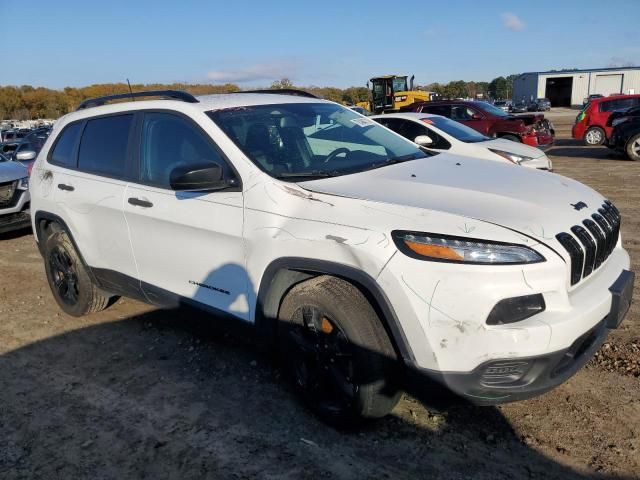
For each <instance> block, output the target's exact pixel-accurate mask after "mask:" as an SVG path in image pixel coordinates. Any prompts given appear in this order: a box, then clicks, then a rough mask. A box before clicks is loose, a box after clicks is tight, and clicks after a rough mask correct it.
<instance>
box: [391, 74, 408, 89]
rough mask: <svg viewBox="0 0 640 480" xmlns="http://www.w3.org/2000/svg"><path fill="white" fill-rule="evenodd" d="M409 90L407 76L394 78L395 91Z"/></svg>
mask: <svg viewBox="0 0 640 480" xmlns="http://www.w3.org/2000/svg"><path fill="white" fill-rule="evenodd" d="M407 90H409V89H408V88H407V77H396V78H394V79H393V91H394V92H404V91H407Z"/></svg>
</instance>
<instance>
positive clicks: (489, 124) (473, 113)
mask: <svg viewBox="0 0 640 480" xmlns="http://www.w3.org/2000/svg"><path fill="white" fill-rule="evenodd" d="M402 110H404V111H409V112H424V113H432V114H435V115H442V116H443V117H447V118H450V119H452V120H456V121H458V122H460V123H463V124H464V125H466V126H468V127H471V128H473V129H474V130H477V131H478V132H480V133H482V134H483V135H486V136H488V137H499V138H506V139H508V140H514V141H516V142H522V143H524V144H526V145H530V146H532V147H546V146H549V145H551V144H553V140H554V135H555V131H554V129H553V125H552V124H551V122H550V121H548V120H546V119H545V118H544V115H543V114H542V113H529V114H522V115H511V114H509V113H506V112H505V111H504V110H502V109H500V108H498V107H494V106H493V105H491V104H489V103H486V102H474V101H463V100H447V101H441V102H416V103H414V104H412V105H409V106H408V107H405V108H404V109H402Z"/></svg>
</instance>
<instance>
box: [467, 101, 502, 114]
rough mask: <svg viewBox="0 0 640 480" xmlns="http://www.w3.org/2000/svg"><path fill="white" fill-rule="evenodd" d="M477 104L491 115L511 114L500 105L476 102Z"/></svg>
mask: <svg viewBox="0 0 640 480" xmlns="http://www.w3.org/2000/svg"><path fill="white" fill-rule="evenodd" d="M475 105H477V106H478V107H480V108H481V109H482V110H484V111H485V112H487V113H490V114H491V115H495V116H496V117H508V116H509V114H507V113H505V111H504V110H502V109H500V108H498V107H494V106H493V105H491V104H490V103H486V102H476V103H475Z"/></svg>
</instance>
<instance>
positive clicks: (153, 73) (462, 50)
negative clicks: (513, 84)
mask: <svg viewBox="0 0 640 480" xmlns="http://www.w3.org/2000/svg"><path fill="white" fill-rule="evenodd" d="M639 14H640V0H614V1H609V2H605V1H602V0H553V1H549V0H537V1H533V2H532V1H525V0H510V1H507V0H493V1H491V0H486V1H483V2H480V1H477V0H475V1H465V0H459V1H456V0H440V1H428V0H422V1H416V2H408V1H404V2H398V1H395V2H392V1H388V0H387V1H378V0H368V1H359V0H341V1H334V0H323V1H313V2H312V1H309V0H306V1H305V0H297V1H290V0H281V1H276V0H271V1H268V0H260V1H247V0H226V1H222V2H218V1H213V0H211V1H195V0H194V1H190V0H182V1H175V0H174V1H172V2H165V1H162V0H156V1H147V0H129V1H121V0H109V1H106V2H105V1H102V2H92V1H91V0H83V1H76V0H67V1H65V0H59V1H51V0H47V1H41V0H29V1H28V2H27V1H22V0H18V1H16V0H0V58H3V59H5V60H6V61H5V62H3V67H2V68H0V85H25V84H28V85H33V86H44V87H50V88H63V87H65V86H76V87H77V86H85V85H89V84H94V83H106V82H122V81H125V79H126V78H129V79H130V80H131V82H132V83H169V82H185V83H226V82H232V83H237V84H239V85H240V86H242V87H256V86H268V85H270V84H271V83H272V82H273V81H274V80H277V79H280V78H282V77H287V78H289V79H291V80H292V81H293V82H294V83H295V84H296V85H305V86H310V85H316V86H336V87H347V86H353V85H357V86H360V85H364V84H365V83H366V81H367V80H368V79H369V78H370V77H372V76H376V75H383V74H390V73H396V74H407V75H412V74H414V75H415V79H416V83H418V84H421V85H424V84H428V83H431V82H441V83H444V82H448V81H451V80H467V81H470V80H476V81H490V80H491V79H492V78H495V77H497V76H499V75H503V76H506V75H509V74H512V73H523V72H530V71H540V70H550V69H561V68H602V67H609V66H622V65H630V64H632V65H640V28H638V24H637V19H638V18H639Z"/></svg>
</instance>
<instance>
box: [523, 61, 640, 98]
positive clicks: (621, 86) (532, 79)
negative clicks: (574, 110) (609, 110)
mask: <svg viewBox="0 0 640 480" xmlns="http://www.w3.org/2000/svg"><path fill="white" fill-rule="evenodd" d="M594 93H599V94H601V95H604V96H609V95H611V94H614V93H624V94H632V93H640V67H626V68H596V69H592V70H562V71H548V72H530V73H523V74H522V75H520V76H519V77H517V78H516V79H515V80H514V82H513V100H514V101H516V102H517V101H520V100H523V99H524V100H526V101H530V100H533V99H535V98H548V99H549V100H551V105H552V106H553V107H569V106H574V107H575V106H582V102H583V101H584V99H585V98H586V97H588V96H589V95H591V94H594Z"/></svg>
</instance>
